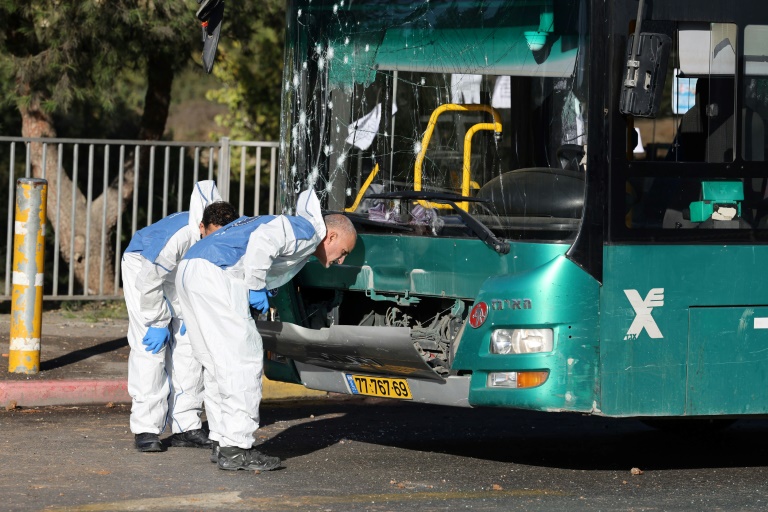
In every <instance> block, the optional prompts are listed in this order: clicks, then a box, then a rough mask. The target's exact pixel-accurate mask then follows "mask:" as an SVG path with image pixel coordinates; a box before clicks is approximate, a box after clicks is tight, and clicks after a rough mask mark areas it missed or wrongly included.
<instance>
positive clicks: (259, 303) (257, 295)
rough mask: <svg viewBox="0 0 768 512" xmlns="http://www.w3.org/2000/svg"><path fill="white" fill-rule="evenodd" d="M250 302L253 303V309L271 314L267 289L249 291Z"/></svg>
mask: <svg viewBox="0 0 768 512" xmlns="http://www.w3.org/2000/svg"><path fill="white" fill-rule="evenodd" d="M248 302H250V303H251V307H252V308H253V309H255V310H258V311H261V312H262V313H264V314H266V313H268V312H269V299H268V298H267V289H266V288H262V289H261V290H249V291H248Z"/></svg>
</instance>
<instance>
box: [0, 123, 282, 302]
mask: <svg viewBox="0 0 768 512" xmlns="http://www.w3.org/2000/svg"><path fill="white" fill-rule="evenodd" d="M277 147H278V143H276V142H246V141H233V140H229V139H228V138H222V139H220V140H219V141H218V142H164V141H153V142H148V141H132V140H103V139H63V138H62V139H58V138H56V139H45V138H22V137H0V179H2V180H3V181H6V179H7V181H6V183H7V194H6V195H7V203H6V205H0V218H2V214H3V213H4V214H5V215H6V217H7V222H6V223H5V226H2V225H0V240H2V239H3V238H4V239H5V241H6V243H5V249H4V250H3V248H2V246H0V261H3V260H4V263H5V265H4V267H0V268H4V269H5V272H4V281H3V283H2V286H0V300H9V299H10V298H11V259H12V253H13V226H14V223H13V217H14V211H15V191H16V190H15V189H16V179H18V178H20V177H31V176H32V174H33V170H32V167H33V155H37V158H38V160H37V161H38V162H42V165H41V167H42V169H41V172H42V176H38V177H42V178H46V176H49V177H50V179H51V180H53V178H54V176H53V175H52V173H55V178H56V180H57V183H59V186H57V187H55V188H56V190H49V192H48V193H49V194H56V201H55V204H56V209H57V211H56V212H50V211H49V212H48V219H49V221H50V222H49V227H51V228H52V230H53V233H51V232H50V231H49V233H48V235H47V239H48V240H47V241H46V251H47V253H46V265H45V277H46V287H45V292H44V296H43V298H44V299H46V300H50V299H53V300H69V299H76V300H89V299H98V300H105V299H118V298H122V293H121V290H120V285H119V279H120V257H121V255H122V252H123V249H124V248H125V246H126V245H127V244H128V242H129V241H130V239H131V237H132V236H133V234H134V233H135V232H136V231H137V230H138V229H141V228H142V227H144V226H148V225H150V224H152V223H153V222H156V221H157V220H159V219H161V218H163V217H165V216H167V215H169V214H170V213H174V212H178V211H185V210H187V209H188V207H189V198H190V194H191V192H192V187H193V185H194V183H196V182H197V181H199V180H204V179H215V180H216V183H217V186H218V188H219V191H220V192H221V195H222V197H223V198H224V199H225V200H228V201H229V202H231V203H232V204H233V205H234V206H235V208H236V209H237V210H238V212H239V213H240V215H257V214H274V212H275V200H276V188H275V187H276V173H277ZM41 155H42V158H40V156H41ZM52 156H55V157H56V158H55V159H54V158H52ZM51 161H55V162H56V164H55V165H51ZM131 175H132V179H130V178H129V177H130V176H131ZM62 177H64V178H65V179H66V178H69V179H71V181H72V183H73V187H72V192H71V194H66V195H70V196H71V197H62V186H61V181H62ZM125 186H132V187H133V194H132V195H131V197H130V199H129V200H127V201H124V199H123V195H124V194H123V192H124V187H125ZM108 189H109V190H111V191H112V192H113V193H112V196H113V197H115V198H116V199H115V201H116V204H114V202H113V204H111V205H108V203H107V195H108V194H107V191H108ZM115 189H117V194H116V195H115V194H114V190H115ZM0 190H2V182H0ZM79 194H81V195H82V196H84V198H85V203H84V205H85V211H79V210H80V209H81V208H78V204H80V205H82V204H83V202H82V196H79ZM94 194H96V195H97V197H99V195H101V197H103V198H104V199H103V200H102V201H101V210H100V211H95V208H94V202H95V199H96V198H94ZM76 197H80V198H81V201H80V202H79V203H78V201H77V200H76ZM50 203H51V199H50V198H49V204H50ZM3 206H5V207H3ZM108 207H109V208H115V207H116V208H117V210H116V211H117V212H122V213H120V214H118V215H117V220H116V225H112V226H108V225H107V211H108ZM60 214H67V215H69V218H70V219H72V223H73V224H74V223H75V222H84V223H86V225H87V226H86V229H85V233H86V235H85V240H84V245H85V251H84V257H85V259H86V261H85V272H86V275H85V279H84V282H85V283H86V284H85V286H83V287H82V290H81V289H79V287H78V286H77V285H76V284H75V281H76V279H75V275H74V268H75V266H74V265H72V264H68V262H73V261H75V257H76V256H75V252H74V251H75V229H69V230H67V231H69V237H70V239H68V240H62V238H61V236H60V233H61V232H62V231H64V229H60V227H63V226H59V225H58V223H59V219H60V217H62V215H60ZM54 219H55V220H54ZM94 222H99V223H101V230H100V232H101V236H100V239H99V240H92V239H91V238H92V237H91V229H90V227H91V224H92V223H94ZM70 228H72V226H70ZM50 235H53V237H52V239H51V236H50ZM0 244H2V242H0ZM62 246H66V247H67V248H68V253H67V252H66V251H65V254H64V255H62ZM96 248H98V250H96ZM95 253H98V254H100V261H99V262H98V265H94V264H93V262H92V261H88V260H89V258H93V257H94V256H92V255H94V254H95ZM110 254H111V256H109V259H110V260H111V258H114V260H111V261H108V255H110ZM105 268H111V269H114V272H111V273H113V274H114V275H113V276H109V279H107V278H106V277H105ZM89 272H99V281H98V285H97V286H96V288H97V289H94V288H93V287H92V288H89V285H88V283H89V282H91V281H89V278H93V275H90V276H89ZM105 279H106V281H105ZM111 279H114V282H109V281H110V280H111ZM105 289H109V290H113V291H111V292H106V293H105V291H104V290H105Z"/></svg>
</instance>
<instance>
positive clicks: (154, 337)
mask: <svg viewBox="0 0 768 512" xmlns="http://www.w3.org/2000/svg"><path fill="white" fill-rule="evenodd" d="M170 337H171V333H170V331H169V330H168V328H167V327H150V328H149V330H147V334H145V335H144V339H143V340H141V342H142V343H143V344H144V345H146V346H147V348H146V349H145V350H146V351H147V352H152V353H153V354H157V353H158V352H160V350H161V349H162V348H163V347H164V346H165V344H166V343H168V339H170Z"/></svg>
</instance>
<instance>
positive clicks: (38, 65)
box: [0, 0, 199, 124]
mask: <svg viewBox="0 0 768 512" xmlns="http://www.w3.org/2000/svg"><path fill="white" fill-rule="evenodd" d="M195 5H196V4H195V2H192V1H185V0H162V1H160V0H88V1H62V0H24V1H21V0H17V1H13V0H0V16H2V18H3V20H4V25H5V27H4V29H5V30H4V31H2V32H0V92H2V94H1V95H0V102H2V103H3V104H5V105H6V106H7V105H13V106H15V107H23V106H28V105H30V103H31V102H32V101H39V102H40V105H41V107H42V109H43V110H44V111H45V112H48V113H49V114H50V113H64V112H67V111H68V110H69V109H70V108H72V107H73V106H74V105H80V107H79V108H81V110H86V111H90V112H92V113H93V115H94V116H95V119H94V120H95V121H96V123H95V124H99V117H101V118H104V117H105V116H107V115H110V114H111V113H112V112H113V111H114V110H115V109H117V110H118V111H120V110H121V109H120V108H118V106H119V104H120V105H122V106H123V107H126V108H128V109H131V108H141V106H142V105H141V103H140V100H138V101H137V96H138V95H136V94H135V91H136V86H137V85H138V86H140V87H141V86H145V84H146V79H145V78H144V76H143V75H144V74H145V73H146V62H147V60H148V58H149V57H150V56H152V55H161V56H166V57H168V56H170V57H172V58H169V59H168V61H169V62H170V63H171V66H172V68H173V70H174V71H176V70H178V69H181V68H182V67H183V66H184V65H185V64H186V63H187V62H188V61H189V58H190V56H191V55H192V53H193V50H195V49H196V48H197V44H199V32H197V31H196V30H195V29H194V27H196V26H197V22H196V20H195V17H194V13H195ZM131 70H133V73H131ZM136 77H139V78H138V79H136ZM116 78H119V79H116ZM126 84H128V86H129V87H130V88H131V89H132V91H133V92H129V91H128V90H127V88H126ZM139 90H140V89H139ZM118 98H119V99H118ZM123 110H124V109H123Z"/></svg>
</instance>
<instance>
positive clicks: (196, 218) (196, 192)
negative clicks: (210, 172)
mask: <svg viewBox="0 0 768 512" xmlns="http://www.w3.org/2000/svg"><path fill="white" fill-rule="evenodd" d="M217 201H222V198H221V194H219V189H218V188H216V182H215V181H213V180H204V181H198V182H197V183H195V187H194V189H193V190H192V197H191V198H190V200H189V228H190V229H191V230H192V232H193V233H198V232H199V229H200V223H201V222H202V221H203V210H205V207H206V206H208V205H209V204H211V203H215V202H217Z"/></svg>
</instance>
